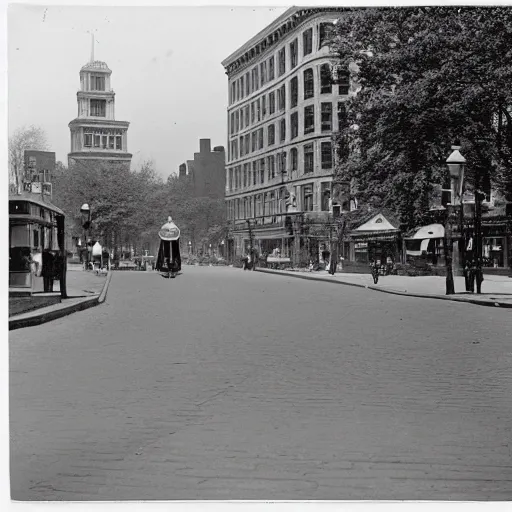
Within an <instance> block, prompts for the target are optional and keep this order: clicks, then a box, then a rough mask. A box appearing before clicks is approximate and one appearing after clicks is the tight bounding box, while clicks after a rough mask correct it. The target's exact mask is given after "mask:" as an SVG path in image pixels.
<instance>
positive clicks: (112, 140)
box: [108, 135, 116, 149]
mask: <svg viewBox="0 0 512 512" xmlns="http://www.w3.org/2000/svg"><path fill="white" fill-rule="evenodd" d="M115 142H116V141H115V137H114V136H113V135H110V136H109V138H108V147H109V149H115Z"/></svg>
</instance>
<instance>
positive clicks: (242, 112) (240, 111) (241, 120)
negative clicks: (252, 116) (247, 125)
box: [238, 108, 244, 130]
mask: <svg viewBox="0 0 512 512" xmlns="http://www.w3.org/2000/svg"><path fill="white" fill-rule="evenodd" d="M238 114H239V116H240V130H243V129H244V109H243V108H242V109H240V110H239V113H238Z"/></svg>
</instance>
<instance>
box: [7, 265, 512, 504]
mask: <svg viewBox="0 0 512 512" xmlns="http://www.w3.org/2000/svg"><path fill="white" fill-rule="evenodd" d="M511 340H512V315H511V314H510V312H509V311H507V310H501V309H489V308H471V309H469V308H468V307H467V305H465V304H459V303H452V302H442V301H435V300H430V299H411V298H410V297H401V296H394V295H384V294H379V293H375V292H372V291H371V290H366V289H360V288H353V287H341V286H325V284H323V283H321V282H310V281H305V280H300V279H294V278H286V277H282V278H279V279H277V278H276V277H275V276H272V275H267V274H261V273H258V272H243V271H241V270H238V269H230V268H216V267H184V273H183V275H181V276H179V277H178V278H177V279H175V280H165V279H162V278H161V277H160V276H159V275H158V274H156V273H149V272H147V273H135V272H126V273H118V274H114V276H113V278H112V282H111V284H110V289H109V294H108V298H107V302H106V303H105V304H104V305H102V306H100V307H97V308H92V309H89V310H86V311H83V312H79V313H76V314H74V315H72V316H69V317H65V318H62V319H59V320H55V321H53V322H50V323H48V324H45V325H43V326H40V327H38V328H27V329H20V330H17V331H13V332H11V335H10V377H11V380H10V408H11V411H10V413H11V415H10V421H11V486H12V497H13V498H14V499H16V500H114V499H119V500H145V499H160V500H163V499H164V500H165V499H170V500H173V499H179V500H183V499H220V500H225V499H277V500H279V499H299V500H303V499H331V500H337V499H381V500H384V499H386V500H389V499H415V500H421V499H434V500H451V499H453V500H487V499H493V500H505V499H511V498H512V451H511V448H510V443H511V440H512V434H511V430H512V400H511V398H510V397H511V396H512V373H511V363H512V349H511Z"/></svg>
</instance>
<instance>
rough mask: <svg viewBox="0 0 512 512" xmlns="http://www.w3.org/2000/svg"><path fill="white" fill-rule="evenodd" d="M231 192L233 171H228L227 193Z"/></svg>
mask: <svg viewBox="0 0 512 512" xmlns="http://www.w3.org/2000/svg"><path fill="white" fill-rule="evenodd" d="M232 190H233V169H229V191H230V192H231V191H232Z"/></svg>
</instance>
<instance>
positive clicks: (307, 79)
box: [304, 68, 315, 100]
mask: <svg viewBox="0 0 512 512" xmlns="http://www.w3.org/2000/svg"><path fill="white" fill-rule="evenodd" d="M314 95H315V83H314V79H313V70H312V69H311V68H310V69H306V70H305V71H304V99H305V100H307V99H308V98H312V97H313V96H314Z"/></svg>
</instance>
